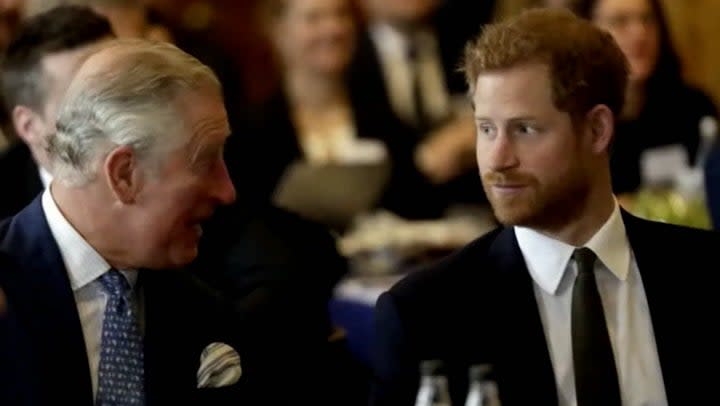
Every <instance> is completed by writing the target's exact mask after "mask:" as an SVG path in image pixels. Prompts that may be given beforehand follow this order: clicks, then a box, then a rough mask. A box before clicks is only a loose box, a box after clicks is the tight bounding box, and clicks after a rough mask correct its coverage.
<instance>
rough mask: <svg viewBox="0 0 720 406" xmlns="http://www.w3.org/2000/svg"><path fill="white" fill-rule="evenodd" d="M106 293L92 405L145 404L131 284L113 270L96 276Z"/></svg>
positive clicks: (141, 355)
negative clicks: (96, 388)
mask: <svg viewBox="0 0 720 406" xmlns="http://www.w3.org/2000/svg"><path fill="white" fill-rule="evenodd" d="M100 282H101V283H102V286H103V288H104V289H105V290H106V291H107V293H108V295H109V296H108V301H107V306H106V308H105V320H104V321H103V330H102V345H101V350H100V367H99V368H98V390H97V399H96V402H95V404H96V406H126V405H133V406H137V405H140V406H141V405H144V404H145V393H144V392H145V391H144V387H145V382H144V367H143V342H142V335H141V334H140V327H139V325H138V320H137V311H136V309H135V308H134V307H133V305H132V300H131V293H132V290H131V287H130V284H129V283H128V281H127V279H125V277H124V276H123V275H122V274H121V273H120V272H118V271H117V270H115V269H111V270H110V271H108V272H106V273H105V274H104V275H102V276H101V277H100Z"/></svg>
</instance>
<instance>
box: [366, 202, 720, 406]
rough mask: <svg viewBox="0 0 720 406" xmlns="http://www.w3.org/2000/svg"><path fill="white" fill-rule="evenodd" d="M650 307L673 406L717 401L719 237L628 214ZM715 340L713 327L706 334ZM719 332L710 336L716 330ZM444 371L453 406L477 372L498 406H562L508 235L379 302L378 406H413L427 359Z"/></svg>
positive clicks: (488, 239)
mask: <svg viewBox="0 0 720 406" xmlns="http://www.w3.org/2000/svg"><path fill="white" fill-rule="evenodd" d="M623 219H624V222H625V226H626V230H627V234H628V238H629V241H630V244H631V246H632V249H633V252H634V254H635V258H636V260H637V263H638V267H639V269H640V274H641V277H642V281H643V285H644V288H645V293H646V296H647V300H648V303H649V307H650V317H651V321H652V325H653V330H654V334H655V340H656V344H657V350H658V354H659V358H660V364H661V368H662V376H663V379H664V383H665V389H666V393H667V397H668V401H669V404H671V405H673V404H694V403H698V404H699V403H701V402H700V401H699V400H700V399H709V398H713V397H714V393H715V388H714V386H713V382H715V381H716V380H717V379H716V378H717V372H715V371H712V372H708V373H701V372H700V371H702V370H703V369H704V368H705V367H706V366H707V365H715V362H716V361H717V359H718V353H719V349H718V344H717V342H718V341H717V340H718V333H715V332H711V326H712V324H714V323H713V321H712V320H714V319H715V318H716V311H715V309H716V307H717V301H716V300H713V296H714V295H716V289H717V284H716V280H717V277H716V276H715V274H716V272H714V271H713V270H714V268H715V266H713V265H710V264H714V263H716V262H715V260H716V254H715V252H714V250H715V249H717V247H718V246H719V245H718V244H720V238H718V235H717V234H715V233H711V232H707V231H700V230H694V229H689V228H683V227H677V226H672V225H666V224H660V223H654V222H648V221H645V220H640V219H638V218H635V217H632V216H630V215H627V214H625V213H624V216H623ZM713 329H714V328H713ZM714 330H717V329H714ZM426 359H440V360H444V361H445V363H446V365H447V368H448V371H449V372H448V375H449V382H450V390H451V395H452V396H453V400H454V403H453V404H462V402H463V401H464V396H465V393H466V389H467V374H468V368H469V366H470V365H472V364H477V363H489V364H492V365H493V369H494V378H495V380H496V382H497V384H498V387H499V391H500V396H501V401H502V403H503V405H504V406H508V405H510V406H512V405H530V404H536V405H551V404H557V403H558V400H557V391H556V385H555V378H554V374H553V368H552V363H551V361H550V356H549V353H548V347H547V343H546V341H545V335H544V331H543V326H542V322H541V319H540V313H539V310H538V306H537V303H536V299H535V295H534V290H533V280H532V278H531V277H530V275H529V273H528V271H527V267H526V265H525V263H524V260H523V257H522V254H521V252H520V249H519V246H518V244H517V240H516V238H515V233H514V231H513V229H512V228H501V229H497V230H495V231H493V232H491V233H489V234H487V235H485V236H483V237H481V238H479V239H478V240H476V241H474V242H473V243H471V244H469V245H468V246H467V247H465V248H464V249H462V250H460V251H459V252H457V253H456V254H453V255H452V256H450V257H448V258H446V259H444V260H442V261H441V262H439V263H437V264H436V265H433V266H431V267H429V268H428V269H425V270H421V271H418V272H416V273H414V274H412V275H411V276H409V277H407V278H406V279H404V280H403V281H401V282H399V283H398V284H397V285H396V286H394V287H393V288H392V289H391V290H390V291H389V292H387V293H385V294H383V295H382V296H381V297H380V299H379V301H378V303H377V342H376V353H375V360H374V362H375V377H376V380H375V385H374V393H373V401H372V402H371V403H372V404H373V405H393V406H403V405H412V404H413V402H414V397H415V393H416V391H417V387H418V382H419V377H418V365H419V364H420V362H421V361H422V360H426Z"/></svg>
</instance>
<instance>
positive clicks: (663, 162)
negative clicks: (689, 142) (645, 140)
mask: <svg viewBox="0 0 720 406" xmlns="http://www.w3.org/2000/svg"><path fill="white" fill-rule="evenodd" d="M687 167H688V156H687V150H686V149H685V147H683V146H682V145H680V144H673V145H668V146H664V147H657V148H652V149H648V150H647V151H645V152H643V154H642V156H641V157H640V169H641V173H642V181H643V184H646V185H657V184H671V183H672V182H674V181H675V178H676V176H677V174H678V173H680V172H681V171H684V170H686V169H687Z"/></svg>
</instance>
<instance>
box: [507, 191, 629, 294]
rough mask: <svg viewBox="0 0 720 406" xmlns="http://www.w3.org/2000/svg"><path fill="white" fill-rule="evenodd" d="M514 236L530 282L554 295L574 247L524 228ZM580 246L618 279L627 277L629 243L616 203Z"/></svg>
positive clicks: (516, 229)
mask: <svg viewBox="0 0 720 406" xmlns="http://www.w3.org/2000/svg"><path fill="white" fill-rule="evenodd" d="M515 236H516V237H517V241H518V245H519V246H520V251H521V252H522V255H523V258H524V259H525V264H526V265H527V267H528V271H529V272H530V275H531V276H532V278H533V280H535V282H536V283H537V284H538V285H539V286H540V287H541V288H542V289H543V290H544V291H546V292H547V293H549V294H553V295H554V294H555V293H556V292H557V289H558V286H559V285H560V281H561V280H562V277H563V275H564V274H565V270H566V269H567V265H568V262H569V261H570V257H571V256H572V254H573V251H574V250H575V248H576V247H573V246H572V245H569V244H566V243H564V242H562V241H558V240H555V239H552V238H550V237H548V236H546V235H544V234H541V233H539V232H537V231H535V230H532V229H530V228H526V227H515ZM583 246H584V247H587V248H590V249H591V250H592V251H593V252H594V253H595V254H596V255H597V257H598V259H599V260H600V262H602V264H603V265H605V267H607V268H608V269H609V270H610V272H612V274H613V275H615V276H616V277H617V278H618V279H620V280H623V281H624V280H625V279H626V278H627V275H628V272H629V270H630V243H629V242H628V239H627V235H626V234H625V224H624V223H623V221H622V216H621V215H620V208H619V206H618V204H617V202H615V207H614V208H613V211H612V213H611V214H610V217H609V218H608V219H607V220H606V221H605V224H603V225H602V227H600V229H599V230H598V231H597V232H596V233H595V234H594V235H593V236H592V237H591V238H590V240H589V241H588V242H587V243H585V244H584V245H583Z"/></svg>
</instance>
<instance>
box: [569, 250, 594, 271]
mask: <svg viewBox="0 0 720 406" xmlns="http://www.w3.org/2000/svg"><path fill="white" fill-rule="evenodd" d="M573 258H575V262H577V266H578V273H581V272H592V271H593V269H594V267H595V260H596V259H597V255H595V253H594V252H593V251H592V250H591V249H590V248H587V247H582V248H578V249H576V250H575V252H574V253H573Z"/></svg>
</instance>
